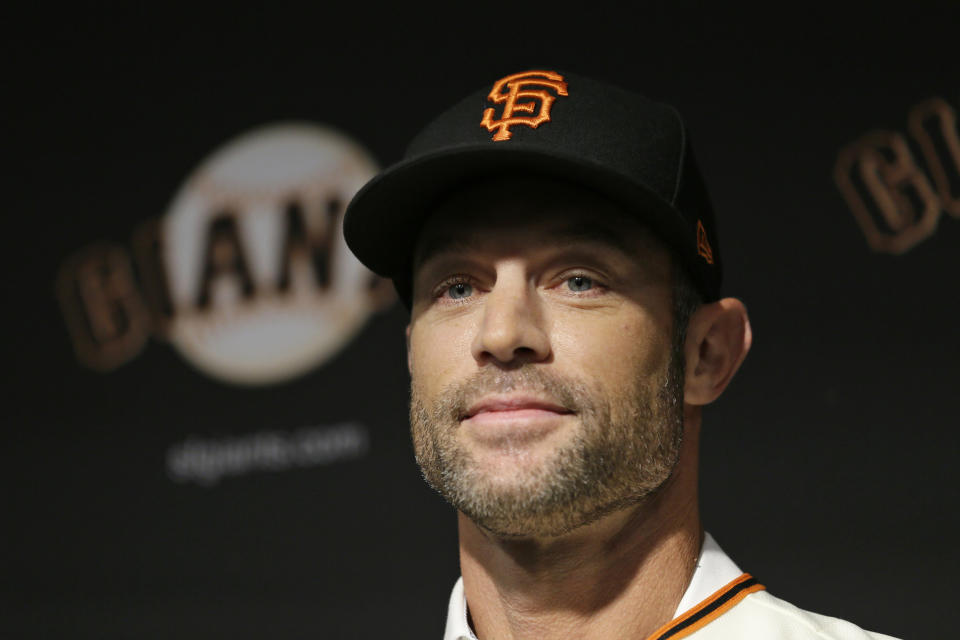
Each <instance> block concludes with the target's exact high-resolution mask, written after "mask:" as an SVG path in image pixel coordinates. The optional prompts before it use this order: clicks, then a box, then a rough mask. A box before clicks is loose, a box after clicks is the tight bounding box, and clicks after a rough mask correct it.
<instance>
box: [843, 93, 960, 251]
mask: <svg viewBox="0 0 960 640" xmlns="http://www.w3.org/2000/svg"><path fill="white" fill-rule="evenodd" d="M907 122H908V127H907V128H908V129H909V132H910V136H911V137H912V138H913V140H914V142H915V143H916V144H917V146H918V147H919V149H920V152H921V157H922V162H918V160H917V158H916V156H914V154H913V152H911V149H910V145H909V143H908V141H907V138H906V136H904V135H903V134H902V133H899V132H897V131H873V132H870V133H868V134H866V135H864V136H863V137H862V138H860V139H859V140H857V141H856V142H854V143H852V144H850V145H847V146H846V147H844V148H843V149H842V150H841V151H840V154H839V156H838V157H837V162H836V165H835V166H834V173H833V175H834V180H835V182H836V184H837V186H838V187H839V188H840V192H841V193H842V194H843V197H844V199H845V200H846V201H847V205H848V206H849V207H850V210H851V211H852V212H853V215H854V217H855V218H856V220H857V222H858V223H859V225H860V228H861V229H862V230H863V233H864V235H865V236H866V238H867V242H868V243H869V245H870V247H871V248H872V249H873V250H874V251H880V252H885V253H894V254H899V253H903V252H905V251H907V250H909V249H911V248H912V247H914V246H915V245H916V244H917V243H919V242H920V241H922V240H924V239H925V238H927V237H929V236H930V235H931V234H932V233H933V232H934V231H936V228H937V224H938V222H939V220H940V216H941V213H942V212H944V211H945V212H946V213H947V214H949V215H950V216H953V217H955V218H960V136H958V133H957V117H956V112H955V111H954V109H953V107H951V106H950V104H948V103H947V102H946V101H944V100H942V99H940V98H933V99H930V100H927V101H925V102H922V103H920V104H918V105H917V106H915V107H914V108H913V109H912V110H911V111H910V115H909V117H908V118H907Z"/></svg>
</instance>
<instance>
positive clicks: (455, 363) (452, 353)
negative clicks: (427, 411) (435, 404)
mask: <svg viewBox="0 0 960 640" xmlns="http://www.w3.org/2000/svg"><path fill="white" fill-rule="evenodd" d="M461 324H462V323H456V322H452V323H442V324H439V323H438V324H436V325H434V324H430V323H426V322H418V323H416V324H414V325H413V326H412V327H411V329H410V379H411V382H412V383H413V384H414V385H416V387H417V388H418V389H419V390H420V391H421V392H422V393H426V394H428V395H430V396H433V395H436V394H437V393H438V392H439V391H440V390H442V389H443V387H444V386H446V385H447V384H449V383H450V382H451V381H453V380H457V379H459V378H461V377H463V376H464V375H467V374H468V373H469V366H470V365H471V363H472V362H473V360H472V356H471V353H470V345H471V337H472V334H471V333H470V331H469V327H467V326H461Z"/></svg>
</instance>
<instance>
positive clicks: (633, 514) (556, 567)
mask: <svg viewBox="0 0 960 640" xmlns="http://www.w3.org/2000/svg"><path fill="white" fill-rule="evenodd" d="M690 418H693V420H690ZM698 418H699V416H690V415H688V416H687V419H688V422H687V425H686V427H687V428H686V429H685V440H684V443H683V445H682V450H681V454H680V460H679V462H678V464H677V467H676V469H675V470H674V472H673V474H672V475H671V477H670V479H669V480H667V482H666V483H664V485H663V486H662V487H661V488H660V489H659V490H658V491H657V492H656V493H655V494H653V495H651V496H649V497H648V498H647V499H645V500H644V501H642V502H641V503H639V504H636V505H633V506H631V507H629V508H627V509H623V510H621V511H618V512H615V513H612V514H610V515H608V516H606V517H604V518H603V519H601V520H599V521H597V522H594V523H591V524H589V525H585V526H583V527H580V528H578V529H576V530H574V531H573V532H571V533H569V534H566V535H564V536H560V537H555V538H545V539H544V538H526V539H516V538H510V539H504V538H498V537H496V536H493V535H492V534H490V533H489V532H487V531H485V530H483V529H481V528H479V527H478V526H477V525H475V524H474V523H473V522H472V521H471V520H469V519H468V518H467V517H465V516H464V515H463V514H460V515H459V529H460V566H461V572H462V574H463V585H464V594H465V596H466V599H467V604H468V607H469V612H470V617H471V621H472V624H473V628H474V630H475V631H476V633H477V637H478V638H481V639H486V638H512V639H514V640H520V639H523V638H537V639H538V640H550V639H551V638H572V637H575V638H583V639H584V640H590V639H592V638H611V637H617V638H647V637H648V636H649V635H650V634H651V633H653V632H654V631H655V630H656V629H657V628H659V627H660V626H661V625H663V624H665V623H666V622H669V621H670V620H671V619H672V618H673V614H674V612H675V610H676V607H677V605H678V604H679V602H680V599H681V598H682V597H683V593H684V591H685V590H686V588H687V585H688V584H689V583H690V578H691V577H692V575H693V571H694V568H695V567H696V561H697V557H698V556H699V553H700V546H701V542H702V537H703V530H702V528H701V525H700V517H699V511H698V508H697V474H696V467H697V464H696V462H697V440H698V437H697V436H698V435H699V420H698ZM691 422H694V423H696V424H691Z"/></svg>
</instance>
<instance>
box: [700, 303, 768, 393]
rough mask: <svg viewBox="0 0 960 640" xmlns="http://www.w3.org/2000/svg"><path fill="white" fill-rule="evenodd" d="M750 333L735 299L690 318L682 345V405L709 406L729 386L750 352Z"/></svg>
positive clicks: (743, 311)
mask: <svg viewBox="0 0 960 640" xmlns="http://www.w3.org/2000/svg"><path fill="white" fill-rule="evenodd" d="M752 342H753V332H752V330H751V329H750V318H749V317H748V316H747V308H746V307H745V306H744V305H743V303H742V302H740V301H739V300H737V299H736V298H724V299H722V300H718V301H717V302H711V303H710V304H705V305H702V306H701V307H700V308H699V309H697V311H696V312H695V313H694V314H693V316H691V318H690V324H689V326H688V328H687V340H686V343H685V344H684V355H685V357H686V367H687V368H686V381H685V384H684V389H683V393H684V402H685V403H687V404H692V405H705V404H710V403H711V402H713V401H714V400H716V399H717V398H718V397H720V394H721V393H723V390H724V389H726V388H727V385H728V384H730V380H732V379H733V374H735V373H736V372H737V369H739V368H740V365H741V364H742V363H743V359H744V358H746V357H747V352H748V351H750V345H751V344H752Z"/></svg>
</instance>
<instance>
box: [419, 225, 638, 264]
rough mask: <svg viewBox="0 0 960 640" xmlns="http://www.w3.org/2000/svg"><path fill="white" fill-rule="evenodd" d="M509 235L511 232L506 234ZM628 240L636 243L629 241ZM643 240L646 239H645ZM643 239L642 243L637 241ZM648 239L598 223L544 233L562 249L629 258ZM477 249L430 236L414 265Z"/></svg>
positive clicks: (466, 243)
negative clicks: (588, 247)
mask: <svg viewBox="0 0 960 640" xmlns="http://www.w3.org/2000/svg"><path fill="white" fill-rule="evenodd" d="M504 233H509V231H504ZM628 237H629V239H630V240H633V242H631V241H628ZM641 238H643V240H641ZM637 240H640V242H637ZM644 240H645V238H644V236H642V235H641V236H639V237H638V236H637V235H636V234H627V233H623V232H620V233H618V232H617V231H614V230H613V229H611V228H610V227H607V226H605V225H598V224H589V225H572V224H571V225H565V226H563V227H559V228H556V229H550V230H548V231H546V232H545V234H544V241H545V242H549V243H550V244H552V245H554V246H557V247H559V248H564V249H566V248H570V247H572V246H576V245H578V244H584V243H589V244H601V245H606V246H608V247H611V248H613V249H616V250H618V251H619V252H621V253H623V254H624V255H627V256H632V255H637V254H638V253H640V251H641V250H642V249H643V246H644V244H643V241H644ZM476 246H477V243H476V242H472V241H471V240H470V239H469V238H467V239H465V238H463V237H457V236H455V235H454V234H453V233H440V234H436V235H434V236H432V237H430V238H429V239H428V240H427V241H426V242H424V243H423V244H422V245H421V246H420V247H418V249H417V251H416V253H415V254H414V264H415V265H418V266H419V265H422V264H425V263H426V262H427V261H429V260H431V259H432V258H434V257H436V256H437V255H438V254H443V253H466V252H469V251H471V250H473V249H475V248H476Z"/></svg>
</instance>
